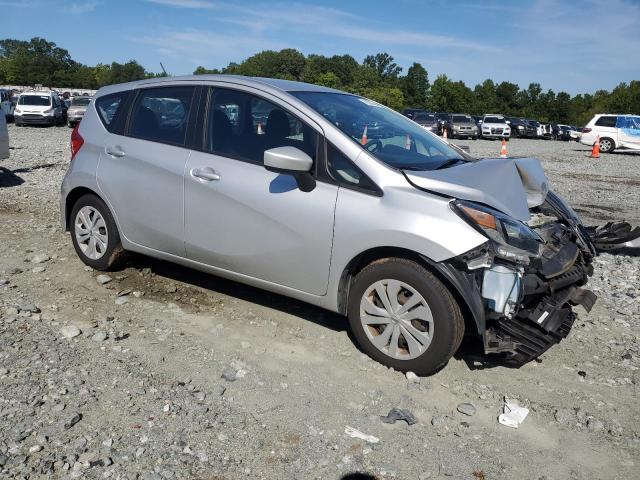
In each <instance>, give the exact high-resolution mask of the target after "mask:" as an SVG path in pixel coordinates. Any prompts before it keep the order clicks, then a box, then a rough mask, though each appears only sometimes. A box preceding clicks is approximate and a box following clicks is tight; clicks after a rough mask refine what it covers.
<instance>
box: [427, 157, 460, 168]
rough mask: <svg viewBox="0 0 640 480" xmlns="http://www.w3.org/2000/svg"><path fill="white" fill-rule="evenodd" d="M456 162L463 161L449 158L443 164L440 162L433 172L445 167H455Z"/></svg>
mask: <svg viewBox="0 0 640 480" xmlns="http://www.w3.org/2000/svg"><path fill="white" fill-rule="evenodd" d="M458 162H464V160H462V159H461V158H449V159H447V160H445V161H444V162H442V163H441V164H440V165H438V166H437V167H436V168H434V170H440V169H442V168H447V167H450V166H452V165H455V164H456V163H458Z"/></svg>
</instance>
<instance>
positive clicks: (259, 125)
mask: <svg viewBox="0 0 640 480" xmlns="http://www.w3.org/2000/svg"><path fill="white" fill-rule="evenodd" d="M258 135H264V130H262V123H260V122H258Z"/></svg>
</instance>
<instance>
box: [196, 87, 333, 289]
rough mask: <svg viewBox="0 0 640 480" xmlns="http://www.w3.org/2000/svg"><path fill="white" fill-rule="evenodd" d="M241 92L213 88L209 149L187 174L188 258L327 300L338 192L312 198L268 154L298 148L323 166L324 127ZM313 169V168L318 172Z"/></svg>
mask: <svg viewBox="0 0 640 480" xmlns="http://www.w3.org/2000/svg"><path fill="white" fill-rule="evenodd" d="M275 102H276V101H275V100H274V101H269V100H266V99H265V98H262V97H258V96H256V95H253V94H251V93H248V92H243V91H239V90H226V89H215V91H213V92H212V96H211V99H210V106H209V109H208V113H207V120H206V122H205V125H206V127H205V129H204V130H205V132H204V135H203V144H202V147H203V148H202V150H203V151H192V152H191V155H190V157H189V159H188V161H187V167H186V169H185V246H186V251H187V256H188V258H190V259H192V260H195V261H198V262H201V263H204V264H207V265H211V266H214V267H217V268H221V269H224V270H228V271H232V272H235V273H240V274H243V275H247V276H249V277H253V278H257V279H260V280H265V281H268V282H272V283H275V284H278V285H283V286H287V287H290V288H294V289H296V290H300V291H303V292H307V293H311V294H315V295H323V294H325V293H326V291H327V281H328V276H329V265H330V261H331V243H332V240H333V221H334V209H335V203H336V196H337V190H338V188H337V186H335V185H331V184H329V183H323V182H317V185H316V188H315V189H314V190H313V191H311V192H308V193H305V192H302V191H301V190H299V189H298V188H297V184H296V181H295V179H294V178H293V177H292V176H290V175H284V174H277V173H272V172H269V171H267V170H266V169H265V168H264V166H263V156H264V151H265V150H266V149H269V148H274V147H279V146H294V147H297V148H299V149H301V150H303V151H304V152H306V153H307V154H308V155H309V156H311V157H312V158H313V159H314V162H315V163H316V164H317V158H316V157H317V145H318V141H319V139H320V138H322V137H321V136H320V134H319V133H318V131H319V128H313V127H311V126H310V123H306V122H303V121H301V120H300V119H298V118H297V117H295V116H293V115H292V114H291V113H290V112H289V111H287V109H285V108H282V107H281V106H279V105H277V104H276V103H275ZM314 168H315V167H314Z"/></svg>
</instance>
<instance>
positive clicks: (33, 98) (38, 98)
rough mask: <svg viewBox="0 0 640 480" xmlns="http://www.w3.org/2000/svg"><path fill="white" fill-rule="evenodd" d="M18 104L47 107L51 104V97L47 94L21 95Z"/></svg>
mask: <svg viewBox="0 0 640 480" xmlns="http://www.w3.org/2000/svg"><path fill="white" fill-rule="evenodd" d="M18 105H28V106H31V107H49V106H51V97H50V96H49V95H22V96H21V97H20V100H18Z"/></svg>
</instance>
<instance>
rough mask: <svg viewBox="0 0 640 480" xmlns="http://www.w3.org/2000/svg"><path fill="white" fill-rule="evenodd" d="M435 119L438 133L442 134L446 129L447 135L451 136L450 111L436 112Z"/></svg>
mask: <svg viewBox="0 0 640 480" xmlns="http://www.w3.org/2000/svg"><path fill="white" fill-rule="evenodd" d="M435 115H436V120H438V135H444V132H445V130H446V132H447V136H449V137H450V136H451V114H450V113H442V112H441V113H436V114H435Z"/></svg>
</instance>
